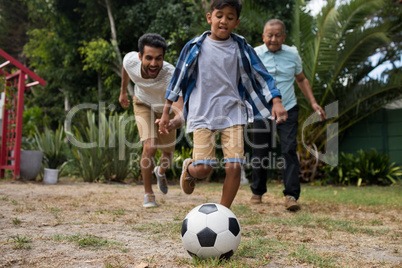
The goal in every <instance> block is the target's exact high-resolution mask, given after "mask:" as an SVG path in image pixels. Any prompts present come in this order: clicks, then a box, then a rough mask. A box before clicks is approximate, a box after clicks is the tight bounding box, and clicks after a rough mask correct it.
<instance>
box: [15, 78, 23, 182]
mask: <svg viewBox="0 0 402 268" xmlns="http://www.w3.org/2000/svg"><path fill="white" fill-rule="evenodd" d="M24 91H25V73H24V72H23V71H22V70H21V72H20V76H19V78H18V99H17V101H18V103H17V125H16V131H15V135H16V137H15V147H14V156H15V159H14V161H15V162H14V163H15V167H14V179H15V178H16V177H17V176H18V175H20V156H21V137H22V113H23V111H24Z"/></svg>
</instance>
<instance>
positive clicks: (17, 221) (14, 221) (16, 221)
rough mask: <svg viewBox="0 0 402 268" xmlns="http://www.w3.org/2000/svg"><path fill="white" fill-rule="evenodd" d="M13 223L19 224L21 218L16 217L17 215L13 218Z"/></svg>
mask: <svg viewBox="0 0 402 268" xmlns="http://www.w3.org/2000/svg"><path fill="white" fill-rule="evenodd" d="M13 224H14V225H20V224H21V220H20V219H18V218H17V217H15V218H14V219H13Z"/></svg>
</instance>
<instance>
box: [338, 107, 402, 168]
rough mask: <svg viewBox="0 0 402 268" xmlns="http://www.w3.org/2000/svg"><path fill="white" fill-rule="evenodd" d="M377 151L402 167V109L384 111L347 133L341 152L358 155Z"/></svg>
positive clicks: (340, 148)
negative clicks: (360, 150)
mask: <svg viewBox="0 0 402 268" xmlns="http://www.w3.org/2000/svg"><path fill="white" fill-rule="evenodd" d="M359 149H363V150H370V149H377V151H379V152H384V153H386V154H388V155H389V156H390V158H391V162H396V163H397V164H398V165H402V109H382V110H380V111H378V112H376V113H374V114H372V115H370V116H368V117H366V118H365V119H363V120H362V121H361V122H359V123H357V124H356V125H354V126H352V127H351V128H350V129H349V130H347V131H346V133H345V135H344V137H343V139H342V141H341V142H340V146H339V151H341V152H346V153H356V152H357V151H358V150H359Z"/></svg>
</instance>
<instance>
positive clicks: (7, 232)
mask: <svg viewBox="0 0 402 268" xmlns="http://www.w3.org/2000/svg"><path fill="white" fill-rule="evenodd" d="M306 2H307V3H308V2H309V1H306ZM306 2H305V1H300V0H297V1H292V0H275V1H272V0H253V1H243V3H244V5H243V9H242V13H241V17H240V19H241V23H240V25H239V27H238V28H237V29H236V33H238V34H240V35H243V36H244V37H245V38H246V39H247V42H248V43H249V44H250V45H251V46H253V47H255V46H258V45H260V44H261V43H262V40H261V31H262V29H263V27H264V24H265V22H266V21H267V19H268V18H274V17H277V18H280V19H282V20H283V21H284V23H285V25H286V29H287V39H286V43H287V44H288V45H294V46H296V47H297V49H298V51H299V54H300V56H301V58H302V62H303V72H304V74H305V76H306V78H307V79H308V80H309V81H310V84H311V88H312V91H313V93H314V96H315V98H316V99H317V101H318V102H319V104H320V105H321V106H322V107H323V108H325V109H326V113H327V120H326V121H325V122H318V121H317V120H315V119H314V116H313V114H314V111H313V110H312V107H311V105H310V104H309V103H308V102H307V99H306V98H305V97H304V95H302V92H301V90H298V88H296V95H297V98H298V105H299V107H300V114H299V130H298V148H297V150H298V157H299V161H300V163H301V168H300V180H301V187H302V192H301V197H300V199H299V202H300V204H301V207H302V208H301V210H300V211H298V212H296V213H292V212H289V211H286V210H285V209H284V204H283V203H284V200H283V194H282V190H283V182H282V174H281V172H280V170H279V168H276V167H277V166H278V165H280V161H279V162H275V163H276V164H272V165H271V166H270V169H271V172H270V179H269V181H268V193H267V194H265V195H264V196H263V199H262V203H261V204H251V203H250V197H251V191H250V185H249V183H247V182H244V183H243V184H242V185H241V186H240V189H239V192H238V194H237V196H236V198H235V200H234V203H233V205H232V207H231V210H232V211H233V213H234V214H235V215H236V217H237V218H238V220H239V223H240V226H241V236H242V238H241V242H240V245H239V247H238V249H237V251H236V252H235V253H234V255H233V256H232V257H231V258H230V259H229V260H216V259H206V260H201V259H197V258H194V259H193V258H192V257H191V256H190V255H189V254H188V253H187V252H186V250H185V249H184V247H183V245H182V242H181V238H180V230H181V226H182V222H183V219H184V218H185V216H186V215H187V213H188V212H189V211H190V210H191V209H193V208H194V207H196V206H198V205H200V204H203V203H209V202H212V203H219V200H220V196H221V191H222V182H223V179H224V176H225V170H224V168H223V167H222V166H218V167H217V168H216V169H215V170H214V172H213V173H212V174H211V175H210V176H209V177H208V178H207V179H205V180H202V181H199V182H198V184H197V187H196V189H195V191H194V193H193V194H192V195H185V194H183V193H182V191H181V189H180V185H179V177H180V174H181V170H182V165H183V161H184V160H185V159H186V158H189V157H191V155H192V145H191V140H192V137H191V134H186V133H185V128H181V129H178V134H177V137H178V139H177V144H176V151H175V152H174V156H173V163H172V166H171V168H170V169H169V170H168V172H167V178H168V183H169V192H168V194H167V195H163V194H162V193H161V192H158V191H157V187H156V185H154V186H153V188H154V190H155V195H156V200H157V202H158V204H159V206H158V207H155V208H151V209H145V208H143V207H142V201H143V199H144V196H143V194H144V187H143V185H142V177H141V170H140V165H139V162H140V158H141V153H142V145H141V142H140V141H139V135H138V131H137V126H136V122H135V120H134V115H133V107H132V105H130V107H129V108H127V109H124V108H122V107H121V105H120V104H119V94H120V83H121V64H122V59H123V57H124V55H125V54H127V53H128V52H130V51H132V50H138V47H137V42H138V38H139V37H140V36H141V35H142V34H144V33H148V32H156V33H159V34H161V35H162V36H164V37H165V39H166V41H167V42H168V49H167V52H166V57H165V60H166V61H168V62H170V63H172V64H173V65H175V64H176V62H177V59H178V56H179V53H180V51H181V49H182V48H183V46H184V45H185V44H186V42H187V41H188V40H190V39H191V38H193V37H194V36H196V35H199V34H201V33H202V32H204V31H205V30H206V29H208V27H210V25H209V24H207V22H206V20H205V14H206V13H207V12H208V3H209V1H193V0H185V1H177V0H168V1H149V0H140V1H139V0H128V1H127V0H121V1H120V0H119V1H110V0H96V1H93V0H74V1H63V0H46V1H43V0H35V1H28V0H15V1H7V0H0V22H1V23H0V48H2V49H4V51H7V52H8V53H9V54H10V55H12V56H13V57H15V58H16V59H18V60H19V61H20V62H22V63H24V65H26V66H27V67H29V68H30V69H32V70H34V72H35V73H36V74H38V75H39V76H40V77H43V79H45V80H46V82H47V83H46V85H45V86H36V87H34V88H31V89H29V90H26V91H25V97H24V112H23V123H22V125H23V129H22V142H21V149H22V150H23V151H41V152H43V158H42V161H41V167H40V170H39V171H38V175H37V176H36V177H35V178H33V179H27V178H24V176H20V177H18V178H14V177H13V174H12V172H11V171H10V170H6V173H5V176H4V178H0V226H1V227H0V266H1V267H108V268H112V267H135V268H144V267H228V268H229V267H401V266H402V239H401V237H402V229H401V226H402V222H401V221H402V219H401V216H400V215H401V213H402V205H401V204H402V194H401V193H402V182H401V178H402V168H401V166H400V165H398V164H397V163H395V161H393V160H392V158H391V156H390V154H388V152H389V150H384V149H383V148H379V147H378V146H377V147H376V146H375V145H376V144H372V146H370V145H371V144H369V145H368V147H369V148H371V147H372V148H371V149H365V150H356V151H354V152H345V151H338V149H339V147H338V143H339V144H341V143H342V141H344V140H345V137H346V136H347V135H346V134H347V133H348V131H349V130H350V129H351V128H352V127H353V126H358V124H359V123H361V122H363V120H366V119H367V118H369V116H370V115H374V114H378V113H379V112H380V111H382V109H384V107H385V106H386V105H388V104H390V103H393V102H395V101H397V100H400V99H401V96H402V88H401V85H402V83H401V78H402V76H401V75H400V71H401V67H400V56H401V54H400V53H401V51H402V49H401V38H400V33H401V31H400V29H401V26H402V21H401V18H402V16H401V8H400V3H399V2H400V1H394V0H381V1H379V0H351V1H346V2H345V1H335V0H329V1H326V3H325V5H324V6H323V7H322V9H321V10H320V11H319V12H318V13H317V14H312V13H311V11H310V10H309V9H308V8H307V5H306ZM374 58H375V59H376V60H374ZM0 65H2V64H0ZM384 65H386V66H388V67H387V68H385V69H384V68H383V67H384ZM389 66H392V68H391V67H389ZM7 68H9V67H5V68H4V69H5V70H6V71H8V72H10V73H13V71H15V70H12V69H7ZM379 70H381V71H380V74H379V75H378V76H374V75H373V73H375V72H377V73H378V72H379ZM5 78H6V77H5V76H4V75H2V76H0V90H1V91H6V94H9V93H7V92H11V91H13V90H14V91H15V90H16V87H15V86H10V85H7V84H6V83H5V81H4V79H5ZM27 82H32V81H29V79H28V81H27ZM4 85H6V86H5V87H4ZM128 91H129V94H130V95H132V94H133V85H129V88H128ZM4 107H6V108H7V104H6V105H5V106H4ZM330 108H331V109H332V110H331V109H330ZM327 109H329V110H327ZM382 119H384V117H383V118H382ZM384 122H385V121H384ZM249 126H251V124H250V125H249ZM380 128H381V129H380ZM386 129H387V126H385V125H384V124H382V125H381V126H380V127H377V129H376V131H377V132H380V130H381V131H383V132H386V131H385V130H386ZM395 129H397V130H399V129H400V127H399V126H397V127H396V128H395ZM396 132H398V131H396ZM388 134H389V133H388ZM391 134H392V133H391ZM397 134H398V133H397ZM245 135H246V137H247V141H250V142H252V139H251V137H250V136H251V135H250V133H249V132H248V131H247V129H246V131H245ZM247 135H248V136H247ZM398 135H400V132H399V134H398ZM398 135H394V136H395V137H396V136H397V137H396V138H395V139H394V140H395V141H396V142H393V143H391V142H390V145H389V146H388V147H392V149H395V148H396V149H395V150H397V149H398V148H400V145H399V144H400V138H399V136H398ZM398 139H399V140H398ZM218 140H219V139H218V138H217V141H218ZM386 143H387V142H386V141H382V144H386ZM250 144H251V143H248V142H246V145H245V152H246V159H248V160H249V159H250V158H251V147H252V146H251V145H250ZM333 144H336V145H337V146H335V147H331V146H332V145H333ZM275 149H276V151H275V152H274V154H273V157H272V159H275V160H280V144H278V147H277V148H275ZM332 149H334V150H332ZM325 152H326V153H325ZM216 156H217V158H218V159H221V158H222V151H221V150H217V152H216ZM393 157H395V155H393ZM159 158H160V152H158V153H157V155H156V157H155V165H158V164H159V162H158V161H159ZM28 162H29V159H28ZM248 163H249V164H247V165H245V168H244V171H245V178H247V179H248V180H251V172H252V165H251V164H250V161H248ZM21 164H22V163H21ZM399 164H400V163H399ZM48 168H49V169H57V170H58V179H57V183H55V184H53V185H50V184H47V183H45V182H44V177H45V169H48ZM153 183H154V184H155V183H156V180H154V182H153Z"/></svg>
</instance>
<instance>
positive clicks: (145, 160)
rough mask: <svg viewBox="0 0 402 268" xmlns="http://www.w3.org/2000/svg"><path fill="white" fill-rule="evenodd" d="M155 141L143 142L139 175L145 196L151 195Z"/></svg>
mask: <svg viewBox="0 0 402 268" xmlns="http://www.w3.org/2000/svg"><path fill="white" fill-rule="evenodd" d="M156 143H157V140H156V139H148V140H146V141H144V143H143V148H142V156H141V175H142V181H143V183H144V190H145V194H152V193H153V190H152V170H153V168H154V157H155V154H156Z"/></svg>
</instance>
